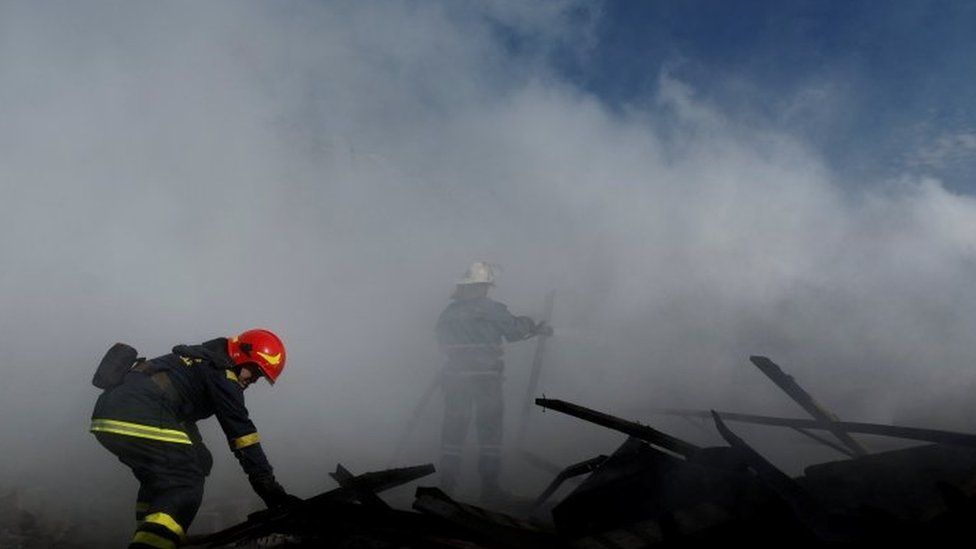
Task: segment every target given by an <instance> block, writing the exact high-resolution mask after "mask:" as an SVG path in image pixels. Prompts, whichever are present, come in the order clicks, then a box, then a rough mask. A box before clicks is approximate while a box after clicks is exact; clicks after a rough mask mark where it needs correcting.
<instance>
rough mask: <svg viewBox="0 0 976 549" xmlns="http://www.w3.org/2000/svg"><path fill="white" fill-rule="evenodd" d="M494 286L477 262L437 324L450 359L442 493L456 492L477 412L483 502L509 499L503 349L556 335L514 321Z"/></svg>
mask: <svg viewBox="0 0 976 549" xmlns="http://www.w3.org/2000/svg"><path fill="white" fill-rule="evenodd" d="M494 285H495V273H494V270H493V269H492V266H491V265H490V264H488V263H485V262H483V261H478V262H475V263H474V264H472V265H471V268H469V269H468V271H467V273H465V276H464V278H463V279H461V280H459V281H458V282H457V286H456V288H455V291H454V295H452V296H451V303H450V304H449V305H448V306H447V308H446V309H444V311H443V312H442V313H441V315H440V317H439V318H438V320H437V328H436V332H437V340H438V343H439V345H440V347H441V350H442V352H443V353H444V354H445V355H446V364H445V367H444V371H443V374H442V375H443V378H442V380H441V387H442V389H443V392H444V424H443V428H442V431H441V461H440V472H441V487H442V488H443V489H444V490H445V491H447V492H451V491H453V490H454V488H455V486H456V484H457V479H458V476H459V474H460V470H461V452H462V448H463V446H464V440H465V438H466V437H467V433H468V426H469V424H470V423H471V416H472V411H473V413H474V422H475V427H476V430H477V435H478V448H479V459H478V473H479V474H480V476H481V497H482V500H485V501H491V500H497V499H504V498H505V497H506V496H507V494H506V493H505V492H504V491H502V490H501V488H500V487H499V482H498V478H499V475H500V473H501V459H502V455H501V449H502V446H501V445H502V420H503V413H504V403H503V399H502V370H503V369H504V366H505V365H504V362H503V361H502V354H503V351H502V343H503V341H507V342H515V341H522V340H524V339H528V338H530V337H532V336H535V335H551V334H552V328H550V327H549V326H547V325H545V324H544V323H536V322H535V321H533V320H532V319H531V318H529V317H527V316H514V315H512V313H510V312H509V311H508V307H506V306H505V305H503V304H501V303H499V302H497V301H494V300H492V299H489V298H488V290H489V288H491V287H492V286H494Z"/></svg>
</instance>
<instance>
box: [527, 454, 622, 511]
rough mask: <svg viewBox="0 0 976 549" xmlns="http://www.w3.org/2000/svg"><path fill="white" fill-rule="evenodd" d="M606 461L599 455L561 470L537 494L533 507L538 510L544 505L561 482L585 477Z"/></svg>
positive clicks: (605, 457) (604, 457) (605, 458)
mask: <svg viewBox="0 0 976 549" xmlns="http://www.w3.org/2000/svg"><path fill="white" fill-rule="evenodd" d="M606 460H607V456H604V455H599V456H596V457H594V458H590V459H588V460H585V461H581V462H579V463H575V464H573V465H570V466H569V467H567V468H565V469H563V470H562V471H561V472H560V473H559V474H558V475H556V478H554V479H553V480H552V482H551V483H549V486H547V487H546V489H545V490H543V491H542V493H541V494H539V497H538V498H536V500H535V503H534V504H533V507H534V508H538V507H539V506H541V505H542V504H543V503H545V502H546V500H547V499H549V497H550V496H552V494H553V493H555V492H556V490H558V489H559V487H560V486H562V484H563V482H566V481H567V480H568V479H571V478H573V477H578V476H580V475H586V474H589V473H592V472H593V471H595V470H596V469H597V468H598V467H600V465H603V462H604V461H606Z"/></svg>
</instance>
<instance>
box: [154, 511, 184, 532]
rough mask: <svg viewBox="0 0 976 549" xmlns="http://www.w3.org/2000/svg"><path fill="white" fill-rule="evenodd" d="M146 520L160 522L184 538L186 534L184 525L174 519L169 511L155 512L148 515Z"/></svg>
mask: <svg viewBox="0 0 976 549" xmlns="http://www.w3.org/2000/svg"><path fill="white" fill-rule="evenodd" d="M145 522H151V523H154V524H158V525H160V526H162V527H164V528H166V529H167V530H169V531H170V532H173V533H174V534H176V535H177V536H179V537H180V538H182V537H183V536H184V535H185V532H184V531H183V527H182V526H180V523H178V522H176V520H174V519H173V517H171V516H170V515H169V514H168V513H162V512H159V513H153V514H151V515H149V516H147V517H146V520H145Z"/></svg>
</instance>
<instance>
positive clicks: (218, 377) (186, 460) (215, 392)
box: [91, 329, 299, 549]
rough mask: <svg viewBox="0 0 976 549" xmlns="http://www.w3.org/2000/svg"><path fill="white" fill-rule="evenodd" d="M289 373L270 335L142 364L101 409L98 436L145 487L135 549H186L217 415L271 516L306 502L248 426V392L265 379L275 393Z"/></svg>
mask: <svg viewBox="0 0 976 549" xmlns="http://www.w3.org/2000/svg"><path fill="white" fill-rule="evenodd" d="M284 367H285V346H284V344H283V343H282V342H281V340H280V339H279V338H278V336H276V335H275V334H274V333H272V332H270V331H268V330H262V329H255V330H248V331H246V332H244V333H242V334H240V335H239V336H237V337H234V338H231V339H227V338H217V339H213V340H211V341H207V342H206V343H203V344H200V345H177V346H176V347H173V352H172V353H170V354H167V355H163V356H161V357H158V358H154V359H152V360H149V361H141V362H137V363H136V364H135V365H134V366H132V367H131V368H130V369H129V371H128V372H127V373H126V374H125V378H124V380H123V381H122V383H120V384H119V385H116V386H114V387H111V388H109V389H107V390H105V391H104V392H103V393H102V395H101V396H100V397H99V398H98V401H97V402H96V404H95V410H94V412H93V413H92V422H91V431H92V433H94V435H95V437H96V438H97V439H98V441H99V442H100V443H101V444H102V446H104V447H105V448H106V449H108V450H109V451H110V452H112V453H113V454H115V456H117V457H118V458H119V461H121V462H122V463H124V464H125V465H126V466H128V467H129V468H130V469H132V472H133V474H134V475H135V477H136V479H137V480H138V481H139V494H138V497H137V500H136V521H137V528H136V532H135V535H134V537H133V538H132V542H131V543H130V545H129V547H130V548H136V547H138V548H155V549H171V548H174V547H177V546H179V544H180V542H181V540H182V539H183V537H184V536H185V533H186V530H187V529H188V528H189V527H190V523H192V522H193V518H194V516H195V515H196V513H197V510H198V509H199V507H200V501H201V500H202V499H203V484H204V479H205V478H206V476H207V475H208V474H209V473H210V468H211V466H212V465H213V457H212V456H211V455H210V452H209V451H208V450H207V447H206V446H205V445H204V443H203V440H202V439H201V438H200V432H199V430H198V429H197V427H196V422H197V421H199V420H201V419H204V418H208V417H210V416H217V421H218V422H219V423H220V427H221V429H223V431H224V434H225V435H226V436H227V441H228V443H229V445H230V449H231V451H232V452H233V453H234V456H235V457H236V458H237V460H238V461H239V462H240V464H241V467H242V468H243V469H244V472H245V473H246V474H247V476H248V480H249V481H250V483H251V486H252V487H253V488H254V491H255V492H256V493H257V495H258V496H259V497H260V498H261V499H262V500H263V501H264V503H265V504H266V505H267V506H268V507H279V506H283V505H288V504H291V503H293V502H295V501H299V500H298V498H296V497H294V496H291V495H289V494H288V493H287V492H286V491H285V490H284V488H282V487H281V485H280V484H279V483H278V482H277V481H276V480H275V477H274V473H273V471H272V468H271V464H270V463H269V462H268V458H267V457H266V456H265V454H264V450H262V448H261V438H260V437H259V436H258V433H257V430H256V429H255V428H254V424H253V423H252V422H251V420H250V419H249V418H248V411H247V408H246V407H245V405H244V390H245V389H247V388H248V387H249V386H250V385H251V384H252V383H254V382H255V381H257V380H258V379H259V378H262V377H263V378H266V379H267V380H268V382H269V383H271V384H274V382H275V381H276V380H277V379H278V376H280V375H281V372H282V370H283V369H284Z"/></svg>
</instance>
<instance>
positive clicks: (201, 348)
mask: <svg viewBox="0 0 976 549" xmlns="http://www.w3.org/2000/svg"><path fill="white" fill-rule="evenodd" d="M173 353H175V354H178V355H180V356H186V357H190V358H199V359H202V360H209V361H211V362H213V363H214V365H215V366H216V367H218V368H222V369H227V368H234V367H235V366H236V365H235V364H234V362H233V361H232V360H231V359H230V355H228V354H227V338H225V337H218V338H217V339H211V340H210V341H205V342H203V343H201V344H200V345H177V346H176V347H173Z"/></svg>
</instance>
